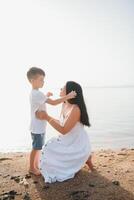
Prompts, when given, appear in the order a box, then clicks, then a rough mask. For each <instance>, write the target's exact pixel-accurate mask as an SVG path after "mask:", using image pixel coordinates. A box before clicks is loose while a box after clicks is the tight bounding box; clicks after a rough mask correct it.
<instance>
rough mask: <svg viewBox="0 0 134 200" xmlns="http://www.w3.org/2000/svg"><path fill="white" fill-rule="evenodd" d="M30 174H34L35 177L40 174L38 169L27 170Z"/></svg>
mask: <svg viewBox="0 0 134 200" xmlns="http://www.w3.org/2000/svg"><path fill="white" fill-rule="evenodd" d="M29 173H30V174H34V175H35V176H40V175H41V173H40V171H39V170H38V169H29Z"/></svg>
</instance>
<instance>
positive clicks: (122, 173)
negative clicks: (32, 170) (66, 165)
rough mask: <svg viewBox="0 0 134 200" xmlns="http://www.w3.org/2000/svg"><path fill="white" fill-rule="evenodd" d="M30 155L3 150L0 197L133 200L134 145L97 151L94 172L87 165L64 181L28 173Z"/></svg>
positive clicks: (54, 199) (53, 199) (59, 199)
mask: <svg viewBox="0 0 134 200" xmlns="http://www.w3.org/2000/svg"><path fill="white" fill-rule="evenodd" d="M28 159H29V152H6V153H4V152H0V200H1V199H4V198H5V199H6V197H7V199H11V197H12V199H13V198H14V199H16V200H21V199H27V200H28V199H31V200H42V199H43V200H63V199H64V200H88V199H90V200H100V199H103V200H134V187H133V185H134V149H133V148H131V149H128V148H122V149H120V150H112V149H107V150H105V149H104V150H103V149H102V150H99V151H95V152H93V163H94V166H95V169H96V171H95V172H91V171H89V170H88V167H87V165H84V166H83V168H82V169H81V170H80V171H79V172H78V173H77V174H76V176H75V177H74V178H73V179H70V180H67V181H64V182H62V183H59V182H56V183H52V184H45V183H44V181H43V178H42V177H36V176H34V175H29V174H28Z"/></svg>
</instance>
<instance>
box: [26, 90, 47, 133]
mask: <svg viewBox="0 0 134 200" xmlns="http://www.w3.org/2000/svg"><path fill="white" fill-rule="evenodd" d="M46 100H47V96H45V95H44V94H43V93H42V92H41V91H39V90H36V89H32V91H31V94H30V104H31V123H30V131H31V132H32V133H35V134H41V133H45V131H46V121H45V120H40V119H37V118H36V116H35V112H36V111H37V110H43V111H46V103H45V102H46Z"/></svg>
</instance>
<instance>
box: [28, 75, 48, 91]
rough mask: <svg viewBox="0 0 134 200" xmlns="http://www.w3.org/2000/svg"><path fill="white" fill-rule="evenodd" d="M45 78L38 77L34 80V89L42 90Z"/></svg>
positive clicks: (32, 82)
mask: <svg viewBox="0 0 134 200" xmlns="http://www.w3.org/2000/svg"><path fill="white" fill-rule="evenodd" d="M44 78H45V77H44V76H43V75H37V76H36V77H35V78H34V79H32V80H31V84H32V86H33V87H34V88H42V87H43V85H44Z"/></svg>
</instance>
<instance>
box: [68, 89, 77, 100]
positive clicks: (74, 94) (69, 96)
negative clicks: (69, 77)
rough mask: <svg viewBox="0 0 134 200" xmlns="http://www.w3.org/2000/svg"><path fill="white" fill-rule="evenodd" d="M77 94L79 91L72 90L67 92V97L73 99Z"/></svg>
mask: <svg viewBox="0 0 134 200" xmlns="http://www.w3.org/2000/svg"><path fill="white" fill-rule="evenodd" d="M76 96H77V93H76V92H75V91H72V92H70V93H68V94H67V99H73V98H75V97H76Z"/></svg>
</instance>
